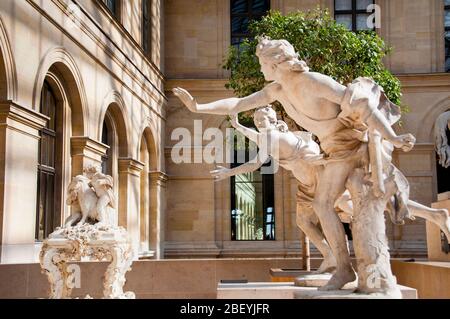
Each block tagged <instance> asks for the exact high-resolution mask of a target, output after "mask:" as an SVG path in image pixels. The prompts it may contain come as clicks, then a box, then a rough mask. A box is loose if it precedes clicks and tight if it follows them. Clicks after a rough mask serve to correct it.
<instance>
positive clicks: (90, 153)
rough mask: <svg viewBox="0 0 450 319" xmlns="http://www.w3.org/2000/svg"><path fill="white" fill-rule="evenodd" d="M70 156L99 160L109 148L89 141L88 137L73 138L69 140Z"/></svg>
mask: <svg viewBox="0 0 450 319" xmlns="http://www.w3.org/2000/svg"><path fill="white" fill-rule="evenodd" d="M70 142H71V143H70V144H71V145H70V150H71V154H72V156H77V155H78V156H80V155H81V156H85V157H88V158H91V159H94V160H101V157H102V156H103V155H105V154H106V151H107V150H108V149H109V146H108V145H106V144H103V143H100V142H98V141H96V140H93V139H91V138H90V137H88V136H73V137H71V138H70Z"/></svg>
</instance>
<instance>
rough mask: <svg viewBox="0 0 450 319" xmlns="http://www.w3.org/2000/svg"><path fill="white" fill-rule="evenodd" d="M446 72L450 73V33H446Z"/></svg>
mask: <svg viewBox="0 0 450 319" xmlns="http://www.w3.org/2000/svg"><path fill="white" fill-rule="evenodd" d="M445 57H446V60H445V70H446V71H447V72H450V31H446V32H445Z"/></svg>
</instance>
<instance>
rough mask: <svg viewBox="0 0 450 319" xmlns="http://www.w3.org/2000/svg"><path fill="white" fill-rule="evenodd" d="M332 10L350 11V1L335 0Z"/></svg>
mask: <svg viewBox="0 0 450 319" xmlns="http://www.w3.org/2000/svg"><path fill="white" fill-rule="evenodd" d="M334 8H335V10H351V9H352V0H335V1H334Z"/></svg>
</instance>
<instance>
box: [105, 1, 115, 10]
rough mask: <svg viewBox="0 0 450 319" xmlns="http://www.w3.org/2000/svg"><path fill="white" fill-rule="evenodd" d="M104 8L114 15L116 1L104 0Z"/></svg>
mask: <svg viewBox="0 0 450 319" xmlns="http://www.w3.org/2000/svg"><path fill="white" fill-rule="evenodd" d="M106 6H107V7H108V9H109V10H110V11H111V12H112V13H116V1H115V0H106Z"/></svg>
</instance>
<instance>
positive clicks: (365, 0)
mask: <svg viewBox="0 0 450 319" xmlns="http://www.w3.org/2000/svg"><path fill="white" fill-rule="evenodd" d="M371 4H373V0H356V9H357V10H367V7H368V6H369V5H371Z"/></svg>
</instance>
